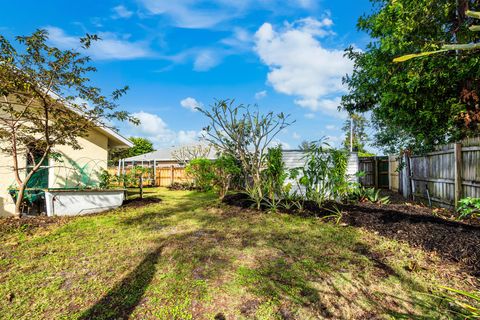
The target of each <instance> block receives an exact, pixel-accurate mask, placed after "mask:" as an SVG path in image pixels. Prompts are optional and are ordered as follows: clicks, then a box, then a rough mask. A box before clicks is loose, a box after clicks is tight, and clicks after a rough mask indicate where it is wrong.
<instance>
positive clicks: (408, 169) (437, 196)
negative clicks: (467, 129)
mask: <svg viewBox="0 0 480 320" xmlns="http://www.w3.org/2000/svg"><path fill="white" fill-rule="evenodd" d="M403 162H404V163H403V164H402V170H401V171H400V176H399V180H400V181H399V185H400V189H401V192H402V193H403V195H404V196H405V197H407V198H413V200H417V201H422V202H428V203H431V204H433V205H438V206H443V207H455V206H456V204H457V202H458V201H459V200H460V199H462V198H464V197H474V198H479V197H480V138H471V139H466V140H464V141H462V142H461V143H455V144H448V145H444V146H441V147H438V148H437V149H436V150H435V151H434V152H430V153H426V154H424V155H413V156H407V155H404V156H403Z"/></svg>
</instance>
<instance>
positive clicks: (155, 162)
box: [153, 160, 159, 187]
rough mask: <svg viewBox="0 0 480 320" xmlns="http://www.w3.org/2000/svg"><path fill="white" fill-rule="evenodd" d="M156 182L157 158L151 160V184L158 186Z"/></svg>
mask: <svg viewBox="0 0 480 320" xmlns="http://www.w3.org/2000/svg"><path fill="white" fill-rule="evenodd" d="M158 185H159V183H157V160H153V186H154V187H158Z"/></svg>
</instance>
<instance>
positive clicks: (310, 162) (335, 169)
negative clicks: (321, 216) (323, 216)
mask: <svg viewBox="0 0 480 320" xmlns="http://www.w3.org/2000/svg"><path fill="white" fill-rule="evenodd" d="M305 160H306V164H305V167H303V168H301V169H300V170H301V171H302V177H301V178H300V179H299V182H300V184H301V185H302V186H303V187H304V188H305V197H306V199H307V200H310V201H314V202H316V203H317V204H318V206H319V207H322V205H323V203H324V202H325V201H326V200H338V199H339V198H341V197H342V196H344V195H345V194H346V193H347V192H348V181H347V180H346V175H345V174H346V170H347V155H346V154H345V153H344V152H342V151H339V150H335V149H333V148H330V146H329V145H328V144H327V143H326V142H325V141H324V140H320V141H318V142H316V143H314V144H312V145H311V147H310V149H309V150H308V151H307V155H306V157H305Z"/></svg>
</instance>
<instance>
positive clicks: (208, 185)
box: [185, 158, 215, 191]
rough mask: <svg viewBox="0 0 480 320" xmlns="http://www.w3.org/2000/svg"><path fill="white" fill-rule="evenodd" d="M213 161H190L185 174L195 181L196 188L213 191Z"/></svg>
mask: <svg viewBox="0 0 480 320" xmlns="http://www.w3.org/2000/svg"><path fill="white" fill-rule="evenodd" d="M213 170H214V167H213V162H212V160H209V159H205V158H197V159H193V160H192V161H190V162H189V163H188V165H187V167H186V168H185V172H186V173H187V175H188V176H190V177H191V178H192V179H193V180H194V184H195V187H196V188H198V189H199V190H202V191H208V190H211V189H212V182H213V179H214V178H215V173H214V172H213Z"/></svg>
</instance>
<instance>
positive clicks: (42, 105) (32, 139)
mask: <svg viewBox="0 0 480 320" xmlns="http://www.w3.org/2000/svg"><path fill="white" fill-rule="evenodd" d="M96 40H99V39H98V37H96V36H92V35H88V34H87V36H86V37H84V38H81V39H80V43H81V45H82V47H84V48H88V47H89V46H90V44H91V41H96ZM16 42H17V44H18V47H19V48H18V50H17V48H15V46H14V45H13V44H12V43H10V41H8V40H7V39H6V38H5V37H3V36H1V35H0V98H1V100H0V139H1V140H2V144H1V146H0V151H1V152H2V153H4V154H8V155H9V156H10V158H11V160H12V163H11V167H12V170H13V172H14V175H15V179H16V183H17V187H18V195H17V196H16V200H15V201H16V209H15V213H16V216H20V215H21V205H22V203H23V198H24V192H25V189H26V188H27V185H28V182H29V181H30V179H31V178H32V176H33V175H35V173H37V172H38V170H39V169H40V167H41V166H42V164H43V163H44V162H45V160H47V159H48V158H59V157H60V154H59V153H58V152H57V150H56V149H57V148H58V146H61V145H63V146H70V147H72V148H74V149H80V148H81V145H80V144H79V141H78V138H79V137H82V136H86V135H88V133H89V131H90V130H92V129H93V128H94V127H99V126H107V123H108V120H113V119H117V120H131V121H133V122H135V123H137V121H135V119H133V118H131V117H130V115H129V114H128V113H127V112H123V111H117V110H116V109H117V107H118V105H117V103H116V100H117V99H118V98H120V97H121V96H122V95H123V94H124V93H125V92H126V91H127V89H128V88H127V87H125V88H123V89H120V90H116V91H114V92H113V93H112V95H111V97H107V96H104V95H102V94H101V90H100V89H99V88H97V87H94V86H92V85H91V84H90V80H89V78H88V75H89V74H90V73H92V72H95V71H96V69H95V68H94V67H93V66H91V65H90V64H89V62H90V59H89V58H88V57H85V56H82V55H81V54H80V53H78V52H76V51H74V50H60V49H58V48H55V47H52V46H49V45H48V33H47V32H46V31H44V30H38V31H36V32H34V33H33V34H32V35H30V36H19V37H16ZM25 158H27V160H28V161H26V159H25ZM27 162H28V163H29V170H28V171H27V170H26V167H25V164H26V163H27Z"/></svg>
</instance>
